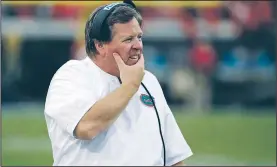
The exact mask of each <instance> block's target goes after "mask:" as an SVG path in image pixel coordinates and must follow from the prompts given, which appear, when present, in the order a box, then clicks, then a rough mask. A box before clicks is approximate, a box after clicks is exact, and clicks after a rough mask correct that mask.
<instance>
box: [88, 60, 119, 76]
mask: <svg viewBox="0 0 277 167" xmlns="http://www.w3.org/2000/svg"><path fill="white" fill-rule="evenodd" d="M89 58H90V59H91V61H93V62H94V64H95V65H97V66H98V67H99V68H100V69H101V70H102V71H104V72H106V73H108V74H110V75H112V76H117V75H116V73H114V72H113V70H112V67H111V66H107V62H105V61H104V60H98V59H97V58H96V57H89Z"/></svg>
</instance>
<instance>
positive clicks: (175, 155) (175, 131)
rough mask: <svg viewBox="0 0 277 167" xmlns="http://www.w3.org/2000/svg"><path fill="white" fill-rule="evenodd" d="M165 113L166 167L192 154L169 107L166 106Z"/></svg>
mask: <svg viewBox="0 0 277 167" xmlns="http://www.w3.org/2000/svg"><path fill="white" fill-rule="evenodd" d="M166 110H167V111H169V112H167V115H166V118H165V133H164V138H165V145H166V162H167V164H166V165H169V166H171V165H174V164H176V163H178V162H180V161H183V160H184V159H186V158H188V157H190V156H191V155H192V154H193V153H192V151H191V149H190V147H189V145H188V143H187V142H186V140H185V138H184V136H183V134H182V132H181V130H180V128H179V126H178V124H177V122H176V120H175V118H174V116H173V114H172V112H171V111H170V109H169V106H168V105H166Z"/></svg>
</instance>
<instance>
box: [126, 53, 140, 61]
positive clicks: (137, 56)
mask: <svg viewBox="0 0 277 167" xmlns="http://www.w3.org/2000/svg"><path fill="white" fill-rule="evenodd" d="M139 57H140V56H139V54H136V55H133V56H130V57H129V59H131V60H138V59H139Z"/></svg>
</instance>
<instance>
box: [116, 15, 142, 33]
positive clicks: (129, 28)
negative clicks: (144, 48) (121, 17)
mask: <svg viewBox="0 0 277 167" xmlns="http://www.w3.org/2000/svg"><path fill="white" fill-rule="evenodd" d="M113 33H114V36H117V37H120V36H121V37H122V36H130V35H137V34H141V33H142V30H141V27H140V25H139V23H138V21H137V19H136V18H133V19H132V20H130V21H129V22H127V23H116V24H114V26H113Z"/></svg>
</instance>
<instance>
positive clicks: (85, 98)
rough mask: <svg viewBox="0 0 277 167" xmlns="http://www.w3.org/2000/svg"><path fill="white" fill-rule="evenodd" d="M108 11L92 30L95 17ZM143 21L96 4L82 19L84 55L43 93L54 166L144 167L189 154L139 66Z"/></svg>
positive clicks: (179, 161) (151, 79)
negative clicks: (90, 12)
mask: <svg viewBox="0 0 277 167" xmlns="http://www.w3.org/2000/svg"><path fill="white" fill-rule="evenodd" d="M108 10H111V11H112V12H111V13H110V14H109V15H108V16H107V18H106V19H105V21H104V22H103V25H102V26H100V27H101V31H100V33H95V32H94V31H96V30H97V29H95V27H94V28H93V26H96V25H95V24H97V22H99V18H97V17H102V16H103V12H107V11H108ZM97 19H98V20H97ZM141 25H142V18H141V16H140V14H139V13H138V12H137V11H136V10H135V9H133V8H132V7H130V5H127V4H123V5H122V4H121V5H112V6H111V5H110V6H102V7H100V8H98V9H96V11H95V12H94V13H93V14H92V16H91V17H90V18H89V19H88V21H87V24H86V28H85V37H86V39H85V41H86V51H87V54H88V57H86V58H85V59H84V60H70V61H68V62H67V63H65V64H64V65H63V66H62V67H61V68H60V69H59V70H58V71H57V72H56V74H55V75H54V77H53V79H52V81H51V83H50V86H49V90H48V95H47V99H46V104H45V118H46V122H47V127H48V132H49V137H50V139H51V143H52V149H53V157H54V164H53V165H65V166H75V165H82V166H83V165H84V166H85V165H86V166H93V165H149V166H150V165H163V163H164V160H165V162H166V165H167V166H173V165H184V164H183V160H184V159H186V158H187V157H189V156H191V155H192V152H191V149H190V147H189V146H188V144H187V143H186V141H185V139H184V138H183V135H182V134H181V132H180V129H179V127H178V125H177V123H176V121H175V119H174V117H173V114H172V112H171V111H170V109H169V107H168V105H167V103H166V100H165V98H164V95H163V92H162V89H161V87H160V85H159V83H158V81H157V79H156V77H155V76H153V75H152V74H151V73H150V72H148V71H146V70H144V57H143V54H142V50H143V46H142V34H143V33H142V30H141ZM141 83H143V84H144V85H145V87H147V88H144V87H143V86H142V85H141ZM146 89H148V91H149V93H151V96H152V97H153V99H154V102H153V101H152V100H151V97H150V96H149V95H148V93H147V91H146ZM154 104H155V106H154ZM155 107H156V108H157V112H158V115H159V120H158V119H157V115H156V113H155ZM158 121H159V122H158ZM159 123H160V125H161V127H160V126H159ZM159 127H160V129H159ZM159 130H161V134H160V131H159ZM163 146H165V147H163ZM163 148H165V150H164V149H163ZM163 155H166V156H165V157H164V156H163Z"/></svg>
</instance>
